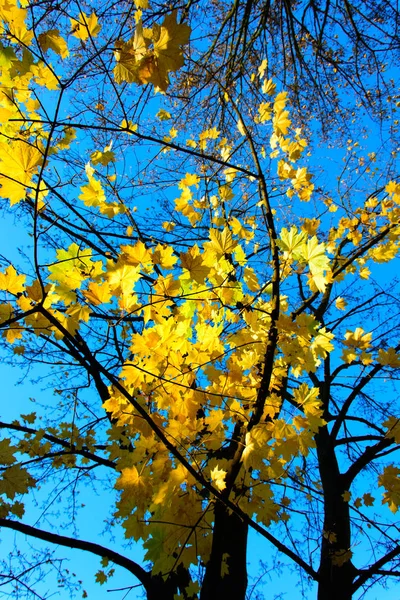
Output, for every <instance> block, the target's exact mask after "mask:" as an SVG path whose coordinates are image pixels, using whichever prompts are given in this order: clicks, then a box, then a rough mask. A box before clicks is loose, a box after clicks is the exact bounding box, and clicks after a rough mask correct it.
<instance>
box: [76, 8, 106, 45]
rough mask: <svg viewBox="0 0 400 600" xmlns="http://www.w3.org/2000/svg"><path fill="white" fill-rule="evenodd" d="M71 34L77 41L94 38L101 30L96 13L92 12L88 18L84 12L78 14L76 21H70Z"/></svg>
mask: <svg viewBox="0 0 400 600" xmlns="http://www.w3.org/2000/svg"><path fill="white" fill-rule="evenodd" d="M70 21H71V33H72V35H74V36H75V37H76V38H78V39H79V40H83V41H85V40H87V39H88V37H89V36H90V37H96V36H97V35H98V34H99V33H100V30H101V25H100V24H99V22H98V20H97V16H96V13H94V12H92V14H91V15H90V17H88V16H87V15H86V14H85V13H84V12H81V13H79V16H78V18H77V19H70Z"/></svg>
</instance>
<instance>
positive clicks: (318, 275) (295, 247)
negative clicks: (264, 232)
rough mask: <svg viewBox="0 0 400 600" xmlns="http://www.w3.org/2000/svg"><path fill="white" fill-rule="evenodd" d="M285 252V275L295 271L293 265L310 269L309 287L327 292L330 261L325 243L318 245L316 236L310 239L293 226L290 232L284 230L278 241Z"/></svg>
mask: <svg viewBox="0 0 400 600" xmlns="http://www.w3.org/2000/svg"><path fill="white" fill-rule="evenodd" d="M277 243H278V245H279V247H280V249H281V250H282V251H283V261H284V273H285V270H286V272H287V270H288V269H289V272H290V270H291V269H293V268H294V267H293V263H297V265H299V267H300V268H302V267H308V268H309V282H308V283H309V286H310V288H311V290H312V291H315V290H316V289H317V290H319V291H320V292H324V291H325V287H326V284H327V283H328V282H330V277H329V272H330V261H329V258H328V257H327V255H326V249H325V244H324V243H318V239H317V237H316V236H315V235H314V236H312V237H310V238H309V237H308V236H307V233H306V232H304V231H300V232H298V230H297V227H295V226H293V227H291V229H290V230H287V229H286V228H285V227H284V228H283V229H282V231H281V234H280V239H279V240H278V241H277Z"/></svg>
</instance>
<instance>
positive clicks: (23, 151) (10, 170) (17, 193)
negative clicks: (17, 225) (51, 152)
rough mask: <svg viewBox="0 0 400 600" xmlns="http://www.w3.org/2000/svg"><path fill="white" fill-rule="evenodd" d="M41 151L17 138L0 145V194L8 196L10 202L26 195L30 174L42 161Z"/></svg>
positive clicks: (30, 181)
mask: <svg viewBox="0 0 400 600" xmlns="http://www.w3.org/2000/svg"><path fill="white" fill-rule="evenodd" d="M42 160H43V157H42V154H41V152H40V151H39V150H38V149H37V148H35V147H34V146H31V145H30V144H28V143H26V142H23V141H20V140H17V141H16V142H13V143H11V144H1V146H0V184H1V189H0V196H1V197H2V198H9V199H10V203H11V204H15V203H16V202H19V201H20V200H22V199H23V198H25V195H26V188H27V187H28V186H31V185H32V176H33V175H35V174H36V173H37V169H38V166H39V165H40V164H41V163H42Z"/></svg>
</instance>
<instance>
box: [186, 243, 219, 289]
mask: <svg viewBox="0 0 400 600" xmlns="http://www.w3.org/2000/svg"><path fill="white" fill-rule="evenodd" d="M180 258H181V266H182V269H183V270H184V273H183V275H184V276H185V271H186V272H187V275H188V276H189V277H190V278H191V279H193V280H194V281H197V283H200V284H202V283H204V280H205V278H206V277H207V276H208V274H209V273H210V270H211V269H210V267H208V266H207V265H205V264H204V262H203V257H202V256H201V254H200V250H199V248H198V246H197V245H194V246H193V247H192V248H190V250H188V252H181V255H180Z"/></svg>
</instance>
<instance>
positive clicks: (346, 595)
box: [316, 427, 357, 600]
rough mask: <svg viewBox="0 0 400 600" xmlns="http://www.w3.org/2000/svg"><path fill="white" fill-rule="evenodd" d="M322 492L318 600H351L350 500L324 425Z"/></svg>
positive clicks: (318, 439)
mask: <svg viewBox="0 0 400 600" xmlns="http://www.w3.org/2000/svg"><path fill="white" fill-rule="evenodd" d="M316 443H317V452H318V461H319V470H320V475H321V482H322V488H323V493H324V530H323V537H322V543H321V562H320V567H319V571H318V572H319V578H318V581H319V585H318V600H351V598H352V585H353V581H354V578H355V577H356V575H357V569H356V568H355V567H354V565H353V563H352V561H351V553H350V547H351V529H350V512H349V503H348V502H347V501H346V500H345V498H344V497H343V494H344V493H345V492H346V491H348V490H346V489H345V487H344V482H343V477H342V476H341V474H340V471H339V466H338V463H337V458H336V455H335V451H334V446H333V444H332V440H331V438H330V435H329V431H328V429H327V427H323V428H321V429H320V430H319V432H318V434H317V436H316Z"/></svg>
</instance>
